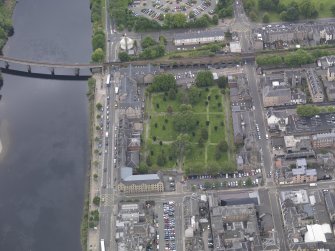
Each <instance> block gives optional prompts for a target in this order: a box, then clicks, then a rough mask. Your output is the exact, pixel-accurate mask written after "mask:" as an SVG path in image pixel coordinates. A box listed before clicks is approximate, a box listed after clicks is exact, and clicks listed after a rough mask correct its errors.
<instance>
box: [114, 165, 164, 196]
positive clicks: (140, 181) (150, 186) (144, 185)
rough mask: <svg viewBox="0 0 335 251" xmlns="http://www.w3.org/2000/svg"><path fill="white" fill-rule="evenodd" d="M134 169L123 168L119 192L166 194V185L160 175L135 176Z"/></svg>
mask: <svg viewBox="0 0 335 251" xmlns="http://www.w3.org/2000/svg"><path fill="white" fill-rule="evenodd" d="M132 170H133V169H132V168H130V167H122V168H121V180H120V183H119V184H118V191H119V192H122V193H129V194H134V193H148V192H164V184H163V181H162V179H161V178H160V176H159V175H158V174H141V175H133V174H132Z"/></svg>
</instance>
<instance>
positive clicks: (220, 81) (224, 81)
mask: <svg viewBox="0 0 335 251" xmlns="http://www.w3.org/2000/svg"><path fill="white" fill-rule="evenodd" d="M215 82H216V84H217V85H218V87H219V88H221V89H224V88H226V87H227V84H228V78H227V77H226V76H221V77H219V78H218V79H217V80H216V81H215Z"/></svg>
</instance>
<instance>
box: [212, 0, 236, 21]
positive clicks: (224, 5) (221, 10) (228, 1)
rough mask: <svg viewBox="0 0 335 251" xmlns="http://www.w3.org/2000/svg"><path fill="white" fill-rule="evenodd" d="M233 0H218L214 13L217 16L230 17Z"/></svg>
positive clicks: (232, 11)
mask: <svg viewBox="0 0 335 251" xmlns="http://www.w3.org/2000/svg"><path fill="white" fill-rule="evenodd" d="M233 2H234V1H233V0H219V1H218V4H217V5H216V7H215V13H216V14H217V15H218V17H219V18H224V17H232V16H233V13H234V10H233Z"/></svg>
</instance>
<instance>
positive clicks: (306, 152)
mask: <svg viewBox="0 0 335 251" xmlns="http://www.w3.org/2000/svg"><path fill="white" fill-rule="evenodd" d="M284 142H285V150H286V151H285V155H284V157H285V159H297V158H308V157H315V152H314V151H313V149H312V146H311V141H310V138H309V137H308V136H306V137H295V136H293V135H285V136H284Z"/></svg>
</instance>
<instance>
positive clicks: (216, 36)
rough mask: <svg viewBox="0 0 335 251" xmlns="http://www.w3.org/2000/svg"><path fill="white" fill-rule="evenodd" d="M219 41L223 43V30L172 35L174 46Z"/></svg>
mask: <svg viewBox="0 0 335 251" xmlns="http://www.w3.org/2000/svg"><path fill="white" fill-rule="evenodd" d="M221 41H224V31H223V30H205V31H197V32H185V33H176V34H175V35H174V44H175V46H183V45H197V44H208V43H213V42H221Z"/></svg>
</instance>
